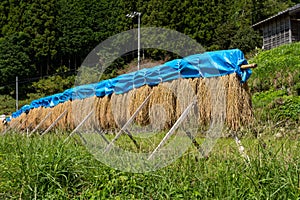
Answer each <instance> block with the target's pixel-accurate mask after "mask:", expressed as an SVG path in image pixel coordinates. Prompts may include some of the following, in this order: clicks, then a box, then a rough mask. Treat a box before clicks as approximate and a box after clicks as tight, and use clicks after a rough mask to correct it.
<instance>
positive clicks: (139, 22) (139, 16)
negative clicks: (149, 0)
mask: <svg viewBox="0 0 300 200" xmlns="http://www.w3.org/2000/svg"><path fill="white" fill-rule="evenodd" d="M140 51H141V13H138V66H137V67H138V70H140V62H141V58H140Z"/></svg>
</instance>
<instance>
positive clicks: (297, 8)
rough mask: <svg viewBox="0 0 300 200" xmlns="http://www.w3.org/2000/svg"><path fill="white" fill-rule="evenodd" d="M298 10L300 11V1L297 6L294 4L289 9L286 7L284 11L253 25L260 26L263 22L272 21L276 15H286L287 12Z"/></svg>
mask: <svg viewBox="0 0 300 200" xmlns="http://www.w3.org/2000/svg"><path fill="white" fill-rule="evenodd" d="M297 11H300V3H299V4H297V5H295V6H293V7H290V8H288V9H286V10H284V11H281V12H279V13H277V14H276V15H273V16H272V17H269V18H267V19H265V20H262V21H260V22H258V23H256V24H254V25H252V27H257V26H259V25H261V24H264V23H265V22H267V21H270V20H272V19H274V18H276V17H279V16H281V15H284V14H286V13H289V14H292V13H294V12H297Z"/></svg>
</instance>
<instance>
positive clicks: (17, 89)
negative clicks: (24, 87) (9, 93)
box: [16, 76, 19, 110]
mask: <svg viewBox="0 0 300 200" xmlns="http://www.w3.org/2000/svg"><path fill="white" fill-rule="evenodd" d="M18 101H19V83H18V76H16V110H19V102H18Z"/></svg>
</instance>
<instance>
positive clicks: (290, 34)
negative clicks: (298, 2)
mask: <svg viewBox="0 0 300 200" xmlns="http://www.w3.org/2000/svg"><path fill="white" fill-rule="evenodd" d="M288 19H289V43H292V24H291V17H290V16H289V18H288Z"/></svg>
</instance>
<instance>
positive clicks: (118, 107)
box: [110, 90, 135, 128]
mask: <svg viewBox="0 0 300 200" xmlns="http://www.w3.org/2000/svg"><path fill="white" fill-rule="evenodd" d="M134 93H135V90H131V91H129V92H127V93H125V94H112V95H111V100H110V104H111V111H112V114H113V120H114V121H115V123H116V125H117V127H118V128H121V127H123V126H124V124H125V123H126V122H127V120H128V119H129V118H130V112H129V111H130V108H129V107H130V106H129V105H130V100H132V99H134V97H133V96H134Z"/></svg>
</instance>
